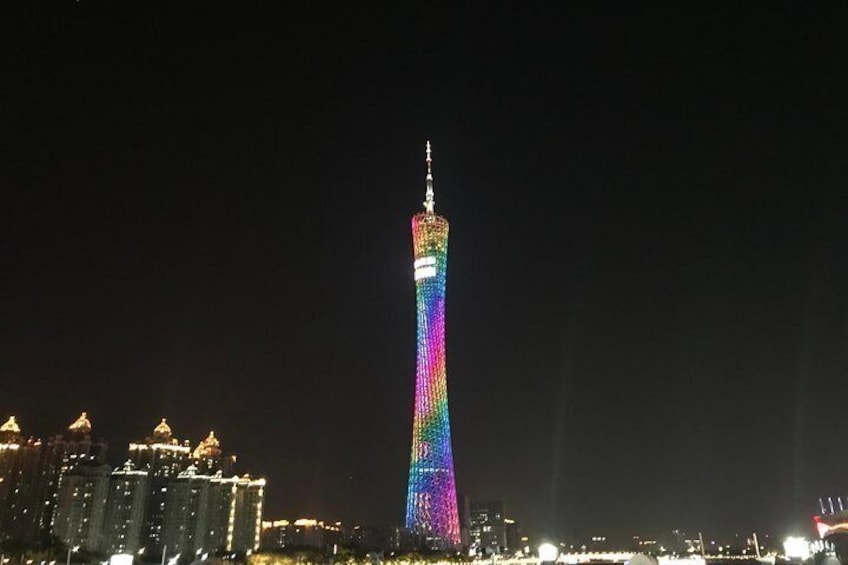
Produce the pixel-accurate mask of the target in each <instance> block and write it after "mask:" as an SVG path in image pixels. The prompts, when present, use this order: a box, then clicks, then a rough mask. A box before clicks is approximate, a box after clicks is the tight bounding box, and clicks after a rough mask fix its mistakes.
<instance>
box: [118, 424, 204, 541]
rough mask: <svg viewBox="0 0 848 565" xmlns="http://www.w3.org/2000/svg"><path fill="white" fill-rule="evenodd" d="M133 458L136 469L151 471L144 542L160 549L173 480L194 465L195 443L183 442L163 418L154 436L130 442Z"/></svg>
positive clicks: (155, 429)
mask: <svg viewBox="0 0 848 565" xmlns="http://www.w3.org/2000/svg"><path fill="white" fill-rule="evenodd" d="M129 460H130V461H132V463H133V465H134V466H135V468H136V469H139V470H141V471H147V474H148V480H147V485H148V489H149V495H148V499H147V508H146V511H145V518H144V522H145V523H144V527H143V530H142V541H141V543H142V545H143V546H144V547H146V548H147V550H148V551H151V552H159V551H161V549H162V544H163V541H162V527H163V521H164V519H165V502H166V500H167V498H168V487H169V483H170V482H171V481H172V480H173V479H176V478H177V477H178V476H179V474H180V473H182V472H183V471H185V470H186V469H188V467H189V466H190V465H191V447H190V445H189V443H188V441H184V442H182V443H180V442H179V441H178V440H177V439H176V438H175V437H174V436H173V432H172V430H171V426H169V425H168V422H167V420H166V419H165V418H162V421H161V422H159V425H157V426H156V427H155V428H154V429H153V435H152V436H150V437H148V438H145V440H144V441H141V442H134V443H131V444H130V448H129Z"/></svg>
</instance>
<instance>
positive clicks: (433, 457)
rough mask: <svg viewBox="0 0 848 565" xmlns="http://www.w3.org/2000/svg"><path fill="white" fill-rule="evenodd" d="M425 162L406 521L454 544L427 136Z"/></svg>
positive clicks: (441, 293)
mask: <svg viewBox="0 0 848 565" xmlns="http://www.w3.org/2000/svg"><path fill="white" fill-rule="evenodd" d="M426 162H427V177H426V179H427V180H426V183H427V194H426V200H425V201H424V211H423V212H419V213H418V214H415V215H414V216H413V217H412V246H413V251H414V254H415V262H414V264H413V265H414V268H415V297H416V304H417V307H418V364H417V368H416V372H415V416H414V419H413V423H412V455H411V457H410V462H409V489H408V491H407V499H406V527H407V528H408V529H410V530H413V531H415V532H416V533H418V534H421V535H423V536H426V537H427V538H428V539H429V540H430V541H431V542H433V543H435V544H438V545H442V546H448V547H456V546H458V545H459V517H458V514H457V503H456V479H455V478H454V473H453V453H452V451H451V435H450V417H449V415H448V387H447V373H446V370H445V275H446V274H447V264H448V221H447V220H446V219H444V218H443V217H441V216H438V215H436V213H435V212H434V206H435V200H434V194H433V170H432V165H433V160H432V158H431V151H430V142H429V141H428V142H427V160H426Z"/></svg>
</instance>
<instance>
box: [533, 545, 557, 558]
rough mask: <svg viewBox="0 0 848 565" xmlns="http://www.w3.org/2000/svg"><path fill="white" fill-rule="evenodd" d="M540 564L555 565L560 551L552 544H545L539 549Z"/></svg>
mask: <svg viewBox="0 0 848 565" xmlns="http://www.w3.org/2000/svg"><path fill="white" fill-rule="evenodd" d="M538 553H539V562H540V563H555V562H556V559H557V556H558V555H559V549H558V548H557V546H555V545H554V544H552V543H543V544H542V545H540V546H539V548H538Z"/></svg>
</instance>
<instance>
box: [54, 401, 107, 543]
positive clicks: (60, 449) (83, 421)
mask: <svg viewBox="0 0 848 565" xmlns="http://www.w3.org/2000/svg"><path fill="white" fill-rule="evenodd" d="M91 430H92V427H91V420H89V418H88V414H87V413H86V412H83V413H82V414H80V415H79V417H78V418H77V419H76V420H74V421H73V422H71V424H70V425H69V426H68V428H67V429H66V430H65V431H64V432H63V433H61V434H56V435H55V436H53V437H51V438H49V439H48V440H47V445H46V446H45V448H44V456H43V458H42V461H41V470H40V473H41V477H40V484H39V494H38V497H39V499H40V500H42V501H43V504H42V505H41V507H40V508H39V512H38V516H37V522H38V529H39V530H40V533H41V535H42V536H43V535H45V534H47V533H49V532H50V531H51V529H52V528H53V521H54V512H55V509H56V504H57V503H58V496H59V483H60V482H61V479H62V476H63V475H65V474H67V473H70V472H72V471H73V470H74V469H76V468H77V467H78V466H95V467H96V466H101V465H104V464H105V463H106V451H107V449H108V445H107V444H106V442H104V441H101V440H95V439H92V436H91ZM77 479H79V477H78V478H77Z"/></svg>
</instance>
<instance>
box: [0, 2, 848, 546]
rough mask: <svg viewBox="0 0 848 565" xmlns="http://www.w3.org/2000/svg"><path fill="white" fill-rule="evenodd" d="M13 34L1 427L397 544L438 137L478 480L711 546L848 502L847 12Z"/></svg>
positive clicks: (628, 10)
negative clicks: (199, 480) (93, 443)
mask: <svg viewBox="0 0 848 565" xmlns="http://www.w3.org/2000/svg"><path fill="white" fill-rule="evenodd" d="M7 10H8V13H7V17H4V18H0V20H2V23H0V25H2V26H3V32H4V33H3V34H2V35H3V37H4V39H5V41H6V43H7V49H4V50H3V52H2V55H0V58H2V59H0V60H2V64H0V69H2V77H3V84H4V88H3V89H2V90H3V92H2V93H0V102H2V103H0V124H2V126H3V128H2V130H3V132H4V136H3V137H4V139H5V140H6V143H5V144H4V150H3V152H2V155H3V157H2V159H0V161H2V163H0V177H2V179H3V190H2V191H0V192H2V195H0V206H1V207H2V209H3V210H4V211H6V212H7V214H6V216H7V217H6V219H5V220H4V221H3V222H0V226H2V227H0V242H2V243H0V246H2V247H0V249H2V251H0V257H2V261H3V273H4V276H2V277H0V296H2V297H3V298H2V301H0V311H2V322H0V325H2V327H1V328H0V329H2V333H0V335H2V339H0V379H2V382H3V387H4V389H3V391H4V394H3V395H2V397H0V418H2V420H3V421H5V419H6V418H7V417H8V415H12V414H14V415H16V416H17V417H18V421H19V423H20V426H21V428H22V429H23V430H24V432H25V433H27V434H30V433H31V434H33V435H34V436H36V437H40V438H42V439H43V440H45V441H46V440H47V439H48V438H49V437H50V435H51V434H52V433H53V432H55V431H56V430H64V429H65V428H66V427H67V425H68V423H69V422H71V421H72V418H74V417H76V415H78V414H79V413H80V412H81V411H83V410H85V411H86V412H87V413H88V414H89V416H91V418H92V420H93V421H94V426H95V427H94V434H95V436H97V435H98V434H99V431H100V430H108V434H107V433H104V436H106V437H109V439H110V442H111V443H112V445H118V446H120V450H123V448H124V446H126V445H129V443H131V442H133V441H138V440H139V439H140V438H141V437H143V436H144V435H145V434H147V433H148V432H149V430H150V429H151V428H152V427H153V426H155V424H156V422H158V420H159V418H162V417H167V418H168V423H169V424H172V425H173V426H174V428H175V429H176V430H178V431H179V436H180V437H188V438H191V441H192V448H194V447H195V442H197V441H200V440H202V439H203V438H206V437H207V436H208V433H209V430H215V432H216V436H219V437H220V438H221V440H222V441H223V442H224V443H225V444H226V445H233V446H239V448H238V452H239V455H240V457H241V458H242V459H241V460H242V461H244V462H245V465H246V467H247V468H249V469H251V471H253V472H255V473H256V474H257V475H258V476H262V477H267V478H268V482H269V485H272V488H271V489H270V490H269V494H268V499H267V500H266V513H267V514H268V515H269V516H282V515H286V516H303V515H309V516H320V517H328V518H332V519H334V520H340V521H343V522H345V523H362V524H378V525H379V524H387V525H388V524H400V523H402V522H403V520H404V504H405V500H406V494H407V477H408V470H409V463H410V458H409V456H410V447H411V442H410V437H411V434H412V429H413V428H412V421H411V418H410V415H411V414H412V413H413V410H414V400H413V399H414V393H415V391H414V382H412V379H411V372H412V371H413V369H412V368H413V367H415V363H416V336H415V329H416V311H415V308H414V307H412V305H413V304H415V294H414V293H415V289H414V271H413V270H412V269H410V259H411V257H412V252H413V249H412V244H411V242H410V238H409V225H408V218H409V216H410V215H412V214H414V213H415V212H416V211H417V210H418V209H419V206H418V205H417V203H418V202H419V200H420V195H421V188H422V187H421V186H420V184H421V180H420V179H421V178H422V176H423V175H424V174H425V173H426V171H425V168H424V164H423V163H422V162H421V154H420V153H421V151H420V150H421V147H422V144H423V143H424V142H425V141H426V140H427V139H429V140H431V141H432V143H433V146H434V147H435V148H436V149H437V150H438V161H437V163H438V176H439V179H440V180H439V182H440V185H439V186H440V190H439V199H440V202H439V206H440V210H445V211H449V214H448V215H449V217H450V221H451V231H452V233H451V261H452V262H451V269H450V272H449V273H448V274H447V281H446V285H447V288H448V289H449V296H450V297H449V299H448V300H449V302H450V306H449V308H448V309H447V312H446V324H447V326H448V327H449V332H448V334H447V338H446V339H447V343H446V352H447V356H448V357H449V358H450V396H451V399H450V402H451V422H450V423H451V436H452V441H453V456H454V457H453V459H454V461H453V463H454V467H455V474H456V479H457V488H458V490H459V491H460V492H464V493H467V494H468V495H469V496H470V497H471V498H473V499H479V500H503V501H505V502H506V503H507V504H508V505H509V507H510V508H511V516H510V517H511V518H515V519H516V520H518V521H520V522H521V524H522V526H523V527H526V528H527V529H528V530H531V531H535V532H546V531H549V532H551V533H552V534H556V535H562V536H569V535H572V534H574V535H580V534H582V533H584V532H591V531H598V532H601V531H602V532H604V533H605V534H606V533H608V534H609V535H621V536H626V535H629V534H631V533H637V532H661V531H668V530H670V529H672V528H680V529H682V530H685V531H704V532H715V535H716V536H717V537H718V536H720V535H730V534H732V533H735V532H740V531H746V530H748V529H756V530H766V529H768V530H770V531H772V532H774V533H775V535H778V534H779V533H782V532H786V533H788V532H790V531H795V532H798V531H804V532H808V533H810V535H812V523H811V517H812V515H813V514H814V513H816V512H817V507H818V499H819V497H821V496H830V494H831V493H833V494H839V493H844V492H845V489H846V487H847V486H848V485H846V481H845V479H844V472H843V470H844V469H845V468H846V467H848V453H845V452H843V450H840V449H838V441H836V440H835V439H834V433H833V432H832V430H835V429H838V428H839V425H840V423H841V419H840V411H839V410H838V407H837V406H834V405H832V401H831V399H836V398H841V397H843V396H844V393H845V392H846V387H848V382H846V380H845V379H844V378H843V377H844V373H845V367H848V349H846V347H845V343H846V342H848V325H846V323H845V319H846V316H848V285H846V282H848V262H846V260H845V257H848V247H846V246H847V245H848V243H847V242H848V223H846V221H845V218H846V217H848V196H846V191H845V187H846V186H848V165H846V160H845V148H846V147H848V112H846V110H845V104H844V100H846V99H848V78H846V76H845V73H844V72H842V69H844V67H845V63H846V62H848V61H846V53H848V37H846V34H845V33H844V22H845V21H848V6H846V5H845V4H844V3H825V4H816V5H803V6H791V7H790V6H775V5H770V4H745V5H733V6H721V5H712V4H711V5H697V6H689V5H686V6H684V5H626V6H614V7H613V6H605V5H591V6H577V5H571V4H564V5H556V6H554V5H545V6H543V5H528V6H522V7H519V6H502V5H498V6H487V7H485V8H483V7H473V6H455V5H453V4H440V3H436V4H432V3H431V4H422V5H416V6H395V5H392V6H388V7H377V6H359V5H350V6H343V7H339V8H338V9H334V10H328V9H322V8H320V7H316V6H306V5H298V6H286V7H282V6H281V7H278V8H277V9H269V10H263V11H259V10H257V11H254V10H251V9H248V8H241V9H233V10H230V11H227V12H226V13H224V12H219V11H217V10H215V9H214V8H213V7H211V6H204V7H203V8H189V7H183V6H168V7H167V8H165V7H161V8H160V7H158V6H148V5H132V6H99V5H96V4H95V3H92V2H72V3H68V4H67V5H64V4H63V5H61V6H58V7H56V8H55V9H53V8H47V7H42V6H27V7H24V8H21V9H20V10H18V9H16V8H14V7H9V8H7ZM30 430H31V431H30ZM834 446H837V447H834ZM110 457H111V455H110ZM115 463H116V464H118V463H121V462H120V461H117V462H115ZM624 510H626V511H624ZM634 522H638V524H639V525H638V526H634Z"/></svg>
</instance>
